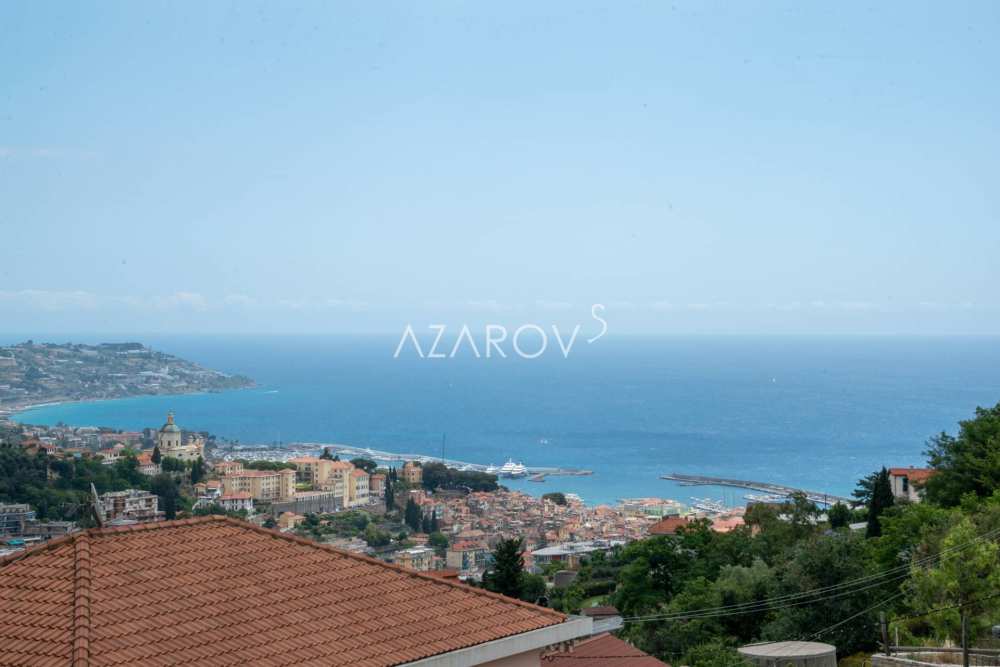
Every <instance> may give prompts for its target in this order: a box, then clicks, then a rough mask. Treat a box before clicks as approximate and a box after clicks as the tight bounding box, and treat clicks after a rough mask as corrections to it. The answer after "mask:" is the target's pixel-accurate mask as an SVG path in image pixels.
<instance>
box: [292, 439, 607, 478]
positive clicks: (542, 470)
mask: <svg viewBox="0 0 1000 667" xmlns="http://www.w3.org/2000/svg"><path fill="white" fill-rule="evenodd" d="M327 447H329V448H330V451H331V453H333V454H337V455H339V456H342V457H349V458H354V457H363V458H369V459H375V460H376V461H384V462H388V463H405V462H406V461H419V462H420V463H443V464H444V465H446V466H448V467H449V468H455V469H457V470H475V471H477V472H486V469H487V468H488V467H490V466H489V465H487V464H483V463H470V462H468V461H456V460H454V459H445V458H441V457H440V456H429V455H427V454H400V453H398V452H387V451H381V450H378V449H371V448H368V447H355V446H352V445H341V444H335V443H319V442H295V443H290V444H289V445H288V448H289V449H308V450H314V451H317V452H319V451H322V450H323V449H324V448H327ZM497 467H499V466H497ZM525 470H526V475H525V476H526V477H531V478H535V479H532V481H544V480H545V478H546V477H554V476H570V477H576V476H586V475H593V474H594V473H593V471H591V470H583V469H581V468H563V467H558V466H548V467H545V466H541V467H540V466H525Z"/></svg>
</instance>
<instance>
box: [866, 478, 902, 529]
mask: <svg viewBox="0 0 1000 667" xmlns="http://www.w3.org/2000/svg"><path fill="white" fill-rule="evenodd" d="M895 502H896V498H895V496H893V495H892V484H891V482H890V481H889V471H888V470H886V469H885V468H882V470H880V471H879V472H878V475H877V476H876V478H875V485H874V486H873V487H872V495H871V499H870V500H869V501H868V529H867V530H866V531H865V535H867V536H868V537H878V536H879V535H881V534H882V524H881V521H880V517H881V516H882V513H883V512H885V511H886V510H887V509H889V508H890V507H892V506H893V504H894V503H895Z"/></svg>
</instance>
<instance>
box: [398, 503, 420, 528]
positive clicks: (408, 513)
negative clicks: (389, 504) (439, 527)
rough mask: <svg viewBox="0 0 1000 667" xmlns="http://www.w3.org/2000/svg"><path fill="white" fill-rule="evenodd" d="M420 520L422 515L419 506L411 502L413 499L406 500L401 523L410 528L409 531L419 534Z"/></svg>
mask: <svg viewBox="0 0 1000 667" xmlns="http://www.w3.org/2000/svg"><path fill="white" fill-rule="evenodd" d="M422 519H423V514H422V513H421V511H420V506H419V505H417V503H415V502H413V498H407V499H406V509H405V510H404V511H403V521H404V522H405V523H406V525H407V526H409V527H410V530H412V531H413V532H415V533H417V532H420V528H421V520H422Z"/></svg>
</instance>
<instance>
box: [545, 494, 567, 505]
mask: <svg viewBox="0 0 1000 667" xmlns="http://www.w3.org/2000/svg"><path fill="white" fill-rule="evenodd" d="M542 500H551V501H552V502H554V503H555V504H556V505H565V504H566V494H565V493H562V492H561V491H554V492H552V493H546V494H543V495H542Z"/></svg>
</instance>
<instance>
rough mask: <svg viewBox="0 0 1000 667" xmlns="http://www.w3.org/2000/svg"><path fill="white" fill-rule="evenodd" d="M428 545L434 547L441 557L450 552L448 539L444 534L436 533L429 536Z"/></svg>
mask: <svg viewBox="0 0 1000 667" xmlns="http://www.w3.org/2000/svg"><path fill="white" fill-rule="evenodd" d="M427 544H429V545H430V546H431V547H433V548H434V550H435V551H437V553H438V555H439V556H443V555H444V553H445V551H447V550H448V537H447V536H446V535H445V534H444V533H441V532H434V533H431V534H430V535H429V536H428V538H427Z"/></svg>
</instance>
